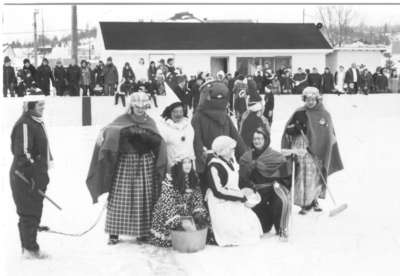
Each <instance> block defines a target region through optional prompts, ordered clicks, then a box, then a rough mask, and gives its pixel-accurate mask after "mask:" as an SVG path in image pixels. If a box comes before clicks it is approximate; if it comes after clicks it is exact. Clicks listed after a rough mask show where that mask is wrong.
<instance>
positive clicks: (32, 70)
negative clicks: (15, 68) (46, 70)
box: [22, 64, 37, 82]
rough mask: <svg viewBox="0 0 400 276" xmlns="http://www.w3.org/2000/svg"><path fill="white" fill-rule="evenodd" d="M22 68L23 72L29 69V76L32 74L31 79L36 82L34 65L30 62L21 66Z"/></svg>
mask: <svg viewBox="0 0 400 276" xmlns="http://www.w3.org/2000/svg"><path fill="white" fill-rule="evenodd" d="M22 70H23V71H24V72H25V74H26V73H27V72H28V71H29V72H30V73H31V76H32V78H33V80H34V81H35V82H37V76H36V74H37V71H36V68H35V66H33V65H32V64H29V66H28V67H25V66H23V67H22Z"/></svg>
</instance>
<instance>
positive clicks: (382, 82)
mask: <svg viewBox="0 0 400 276" xmlns="http://www.w3.org/2000/svg"><path fill="white" fill-rule="evenodd" d="M383 70H384V69H383V68H380V70H379V71H378V72H377V74H376V76H375V80H374V86H375V92H376V93H386V92H387V90H388V84H389V80H388V78H387V77H386V76H385V74H384V73H383Z"/></svg>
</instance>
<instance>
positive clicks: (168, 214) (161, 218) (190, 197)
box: [150, 177, 208, 247]
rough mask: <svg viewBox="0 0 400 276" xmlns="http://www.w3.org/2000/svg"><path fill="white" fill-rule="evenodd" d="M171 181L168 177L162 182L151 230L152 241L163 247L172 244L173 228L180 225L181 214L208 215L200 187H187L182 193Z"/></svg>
mask: <svg viewBox="0 0 400 276" xmlns="http://www.w3.org/2000/svg"><path fill="white" fill-rule="evenodd" d="M171 181H172V179H171V178H170V177H167V178H166V179H165V180H164V181H163V183H162V187H161V196H160V198H159V199H158V201H157V203H156V205H155V206H154V211H153V220H152V226H151V230H150V232H151V243H152V244H154V245H156V246H161V247H170V246H172V244H171V235H170V234H171V229H174V228H175V227H176V226H178V224H179V223H180V217H181V216H192V215H193V214H195V213H200V214H202V215H203V216H204V217H208V214H207V210H206V208H205V206H204V204H203V198H202V195H201V191H200V188H199V187H196V188H195V189H190V188H186V190H185V192H184V193H183V194H182V193H180V192H179V191H178V190H177V189H175V188H174V187H173V185H172V183H171ZM187 187H188V186H187Z"/></svg>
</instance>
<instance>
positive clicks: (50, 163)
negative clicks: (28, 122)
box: [29, 112, 53, 169]
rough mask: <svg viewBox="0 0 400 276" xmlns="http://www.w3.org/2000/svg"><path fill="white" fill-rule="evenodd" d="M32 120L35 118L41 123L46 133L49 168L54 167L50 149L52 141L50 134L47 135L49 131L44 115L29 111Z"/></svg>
mask: <svg viewBox="0 0 400 276" xmlns="http://www.w3.org/2000/svg"><path fill="white" fill-rule="evenodd" d="M29 114H30V116H31V118H32V120H34V121H35V122H37V123H39V124H40V125H41V126H42V128H43V131H44V134H45V135H46V140H47V160H46V162H47V169H51V168H52V167H53V156H52V154H51V151H50V141H49V136H48V135H47V131H46V127H45V125H44V121H43V119H42V117H39V116H36V115H34V114H33V113H32V112H29Z"/></svg>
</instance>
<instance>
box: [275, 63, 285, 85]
mask: <svg viewBox="0 0 400 276" xmlns="http://www.w3.org/2000/svg"><path fill="white" fill-rule="evenodd" d="M285 70H286V68H285V66H284V65H281V67H279V69H278V70H276V75H277V76H278V79H279V81H281V78H282V76H283V75H284V73H285Z"/></svg>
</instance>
